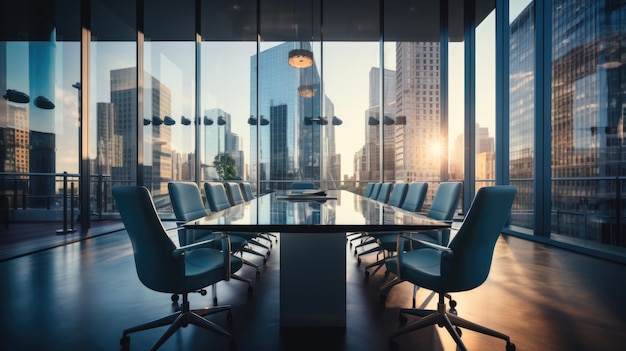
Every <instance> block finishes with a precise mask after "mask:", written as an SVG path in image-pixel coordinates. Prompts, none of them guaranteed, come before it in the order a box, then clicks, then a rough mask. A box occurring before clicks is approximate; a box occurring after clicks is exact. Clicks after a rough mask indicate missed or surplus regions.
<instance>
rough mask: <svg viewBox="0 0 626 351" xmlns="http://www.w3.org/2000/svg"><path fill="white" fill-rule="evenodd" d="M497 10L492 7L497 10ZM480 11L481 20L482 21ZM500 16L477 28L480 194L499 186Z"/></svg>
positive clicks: (491, 16) (476, 133) (490, 17)
mask: <svg viewBox="0 0 626 351" xmlns="http://www.w3.org/2000/svg"><path fill="white" fill-rule="evenodd" d="M494 7H495V6H489V8H494ZM479 11H480V10H479V9H477V14H476V15H477V16H476V17H477V18H481V16H480V12H479ZM495 17H496V12H495V11H491V13H489V15H488V16H487V17H485V18H484V19H483V20H482V21H481V22H480V23H477V26H476V118H475V124H474V125H475V127H474V128H475V129H474V138H475V140H474V145H475V146H474V163H475V167H474V176H475V180H476V187H475V189H476V191H478V189H479V188H481V187H483V186H489V185H494V184H495V178H496V174H495V163H496V162H495V140H494V132H495V122H496V115H495V111H496V109H495V106H496V79H495V73H496V72H495V69H494V67H495V65H496V64H495V62H496V53H495V49H496V45H495V41H496V36H495V25H496V18H495Z"/></svg>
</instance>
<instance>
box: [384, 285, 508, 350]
mask: <svg viewBox="0 0 626 351" xmlns="http://www.w3.org/2000/svg"><path fill="white" fill-rule="evenodd" d="M445 297H446V296H445V294H441V293H440V294H439V302H438V303H437V310H422V309H402V310H400V323H401V324H403V323H406V317H405V316H404V315H403V313H405V314H411V315H415V316H418V317H423V318H422V319H420V320H418V321H416V322H415V323H413V324H409V325H407V326H404V327H402V328H401V329H400V330H398V331H397V332H396V333H394V334H393V335H392V336H391V337H390V338H389V348H390V349H392V350H397V349H398V344H397V343H396V342H395V341H394V340H393V339H394V338H396V337H398V336H400V335H404V334H407V333H410V332H412V331H415V330H418V329H423V328H425V327H429V326H432V325H437V326H439V327H445V328H446V330H448V333H449V334H450V336H452V339H454V341H455V342H456V344H457V349H458V350H461V351H467V347H466V346H465V344H464V343H463V340H461V329H460V328H465V329H469V330H473V331H475V332H478V333H481V334H485V335H489V336H493V337H496V338H499V339H502V340H504V341H506V351H515V344H513V343H512V342H511V338H510V337H509V336H508V335H505V334H502V333H500V332H497V331H495V330H493V329H489V328H486V327H483V326H481V325H478V324H476V323H473V322H470V321H468V320H467V319H464V318H461V317H459V316H457V315H456V313H455V312H453V313H451V312H447V311H446V304H445V300H444V299H445Z"/></svg>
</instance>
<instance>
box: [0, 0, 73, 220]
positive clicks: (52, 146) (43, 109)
mask: <svg viewBox="0 0 626 351" xmlns="http://www.w3.org/2000/svg"><path fill="white" fill-rule="evenodd" d="M40 5H41V6H40V7H39V8H38V9H39V10H40V11H41V12H43V13H47V14H52V15H49V16H47V17H46V18H45V20H42V19H41V18H39V17H38V16H37V14H36V13H35V12H33V11H26V8H24V7H25V6H26V5H25V4H23V3H6V4H2V5H0V12H3V13H5V11H6V14H7V16H12V18H13V19H14V20H15V21H14V22H12V24H11V25H9V26H4V27H3V31H2V32H3V33H2V35H1V36H0V37H1V38H2V39H1V40H2V41H0V96H2V97H1V98H0V207H1V208H2V209H3V211H4V210H6V211H9V209H12V212H11V214H10V215H9V216H8V217H7V218H3V219H4V220H6V221H9V220H11V221H33V220H39V221H51V222H58V221H59V219H65V220H67V221H68V223H69V222H70V221H71V227H73V226H74V221H75V219H76V217H73V216H72V213H76V208H77V206H78V202H77V199H78V182H79V174H78V164H79V162H78V161H79V157H78V133H79V125H80V123H79V122H80V120H79V110H78V106H79V94H77V91H76V90H75V89H74V88H73V87H72V86H73V84H75V83H76V82H77V81H79V79H80V64H79V63H80V44H79V42H77V41H75V39H76V37H77V32H78V29H75V30H74V31H73V32H72V31H69V32H63V31H61V30H60V28H59V27H58V25H57V23H61V22H64V21H70V22H71V23H75V20H76V19H77V18H78V15H79V14H78V11H67V12H65V13H63V14H59V15H58V16H56V15H55V14H56V13H57V11H56V10H57V9H56V6H55V3H54V2H50V3H48V2H46V3H42V4H40ZM72 5H77V4H76V3H72ZM7 18H8V17H7ZM13 24H15V25H13ZM59 34H60V35H61V37H59V36H58V35H59ZM68 39H70V40H68ZM72 199H75V201H72ZM33 210H35V211H36V212H34V211H33ZM34 213H36V214H35V215H34ZM3 214H4V213H3ZM3 226H4V223H3ZM57 228H58V229H61V228H63V230H65V229H66V227H65V226H61V225H60V224H59V225H58V227H57ZM67 229H71V228H67ZM64 232H66V231H64Z"/></svg>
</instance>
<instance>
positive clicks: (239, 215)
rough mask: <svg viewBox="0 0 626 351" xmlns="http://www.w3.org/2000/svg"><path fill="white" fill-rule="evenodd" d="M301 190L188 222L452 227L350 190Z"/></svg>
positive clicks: (239, 227)
mask: <svg viewBox="0 0 626 351" xmlns="http://www.w3.org/2000/svg"><path fill="white" fill-rule="evenodd" d="M301 195H302V194H295V193H294V194H292V193H288V192H274V193H270V194H266V195H263V196H261V197H258V198H256V199H254V200H252V201H249V202H246V203H243V204H240V205H237V206H233V207H231V208H229V209H226V210H224V211H220V212H215V213H212V214H210V215H208V216H206V217H203V218H200V219H198V220H194V221H190V222H188V223H186V224H185V225H184V226H185V227H186V228H189V229H212V230H222V231H273V232H347V231H370V232H372V231H376V232H397V231H420V230H431V229H440V228H448V227H450V225H449V224H448V223H445V222H441V221H437V220H433V219H430V218H428V217H426V216H424V215H421V214H417V213H413V212H409V211H404V210H402V209H400V208H397V207H394V206H389V205H386V204H383V203H381V202H378V201H375V200H371V199H368V198H366V197H363V196H361V195H357V194H354V193H351V192H349V191H345V190H337V191H328V192H327V193H326V196H301ZM305 195H306V194H305Z"/></svg>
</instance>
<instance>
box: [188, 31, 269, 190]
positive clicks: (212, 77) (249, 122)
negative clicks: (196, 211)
mask: <svg viewBox="0 0 626 351" xmlns="http://www.w3.org/2000/svg"><path fill="white" fill-rule="evenodd" d="M255 53H256V42H203V43H202V51H201V57H202V61H201V62H202V63H201V67H200V71H201V72H202V79H201V80H200V82H201V89H202V90H201V91H202V94H201V101H200V106H201V107H200V110H201V113H202V115H201V120H200V121H199V122H200V123H199V127H200V161H201V180H203V181H208V180H233V179H242V180H249V179H250V165H251V164H254V163H256V157H255V156H256V153H254V154H252V153H251V152H250V151H251V143H250V140H251V139H250V138H249V136H250V134H251V133H256V127H257V123H256V119H255V118H254V117H253V116H256V112H250V110H249V108H250V92H251V90H250V76H251V74H256V73H255V71H254V70H252V69H251V68H252V63H251V60H252V57H254V55H255ZM218 155H220V157H218ZM228 165H230V166H228ZM252 186H253V187H254V190H255V192H256V182H253V184H252Z"/></svg>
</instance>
